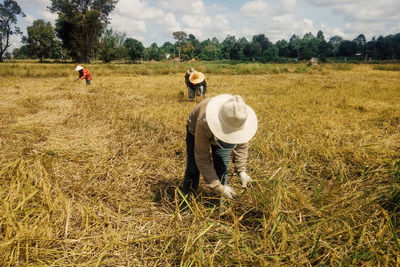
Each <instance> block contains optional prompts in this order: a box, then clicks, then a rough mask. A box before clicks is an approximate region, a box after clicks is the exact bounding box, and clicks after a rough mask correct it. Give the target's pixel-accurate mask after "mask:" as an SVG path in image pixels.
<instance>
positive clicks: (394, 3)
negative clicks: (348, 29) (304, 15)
mask: <svg viewBox="0 0 400 267" xmlns="http://www.w3.org/2000/svg"><path fill="white" fill-rule="evenodd" d="M307 1H308V2H310V3H311V4H313V5H316V6H321V7H324V8H331V9H332V10H333V11H334V12H335V14H337V15H343V16H344V17H345V18H346V19H347V20H348V21H354V20H357V21H386V20H388V19H400V1H398V0H380V1H371V0H367V1H366V0H351V1H350V0H307Z"/></svg>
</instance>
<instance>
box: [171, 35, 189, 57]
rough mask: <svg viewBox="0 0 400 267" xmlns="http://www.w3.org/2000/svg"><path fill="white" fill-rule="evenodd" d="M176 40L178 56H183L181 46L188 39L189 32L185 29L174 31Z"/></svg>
mask: <svg viewBox="0 0 400 267" xmlns="http://www.w3.org/2000/svg"><path fill="white" fill-rule="evenodd" d="M172 36H173V37H174V39H175V40H176V43H175V45H176V47H177V48H178V57H179V59H180V58H181V46H182V45H183V44H184V43H185V42H186V41H187V34H186V33H185V32H184V31H176V32H173V33H172Z"/></svg>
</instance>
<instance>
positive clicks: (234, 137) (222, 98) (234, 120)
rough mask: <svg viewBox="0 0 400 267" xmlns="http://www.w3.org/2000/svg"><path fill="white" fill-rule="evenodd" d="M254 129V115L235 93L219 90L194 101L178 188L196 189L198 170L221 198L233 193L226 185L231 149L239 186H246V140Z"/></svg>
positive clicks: (249, 179) (248, 139)
mask: <svg viewBox="0 0 400 267" xmlns="http://www.w3.org/2000/svg"><path fill="white" fill-rule="evenodd" d="M256 131H257V116H256V114H255V113H254V111H253V109H252V108H250V107H249V106H248V105H246V104H245V102H244V101H243V99H242V98H241V97H240V96H238V95H235V96H232V95H229V94H222V95H218V96H215V97H213V98H206V99H204V100H202V101H201V102H200V103H199V104H197V105H196V107H195V108H194V109H193V110H192V111H191V112H190V114H189V116H188V118H187V124H186V151H187V162H186V170H185V176H184V179H183V183H182V187H181V189H182V192H183V193H184V194H189V193H190V192H191V191H193V192H196V191H197V190H198V187H199V178H200V173H201V174H202V175H203V177H204V179H205V180H206V182H207V183H208V185H209V187H210V188H211V189H213V190H214V191H215V192H216V193H219V194H221V195H222V197H224V198H233V197H235V192H234V190H233V189H232V188H231V187H230V186H228V185H227V176H228V166H229V162H230V155H231V152H232V154H233V157H232V163H233V165H234V169H235V172H236V173H237V174H238V176H239V177H240V180H241V182H242V187H246V186H247V183H248V182H250V181H251V178H250V177H249V176H248V175H247V174H246V161H247V152H248V148H249V144H248V142H249V141H250V139H251V138H252V137H253V136H254V135H255V133H256ZM210 149H211V154H210Z"/></svg>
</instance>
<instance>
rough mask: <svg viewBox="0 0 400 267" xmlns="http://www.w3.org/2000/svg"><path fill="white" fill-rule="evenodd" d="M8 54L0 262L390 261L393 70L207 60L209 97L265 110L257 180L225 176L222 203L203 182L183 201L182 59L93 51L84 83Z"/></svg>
mask: <svg viewBox="0 0 400 267" xmlns="http://www.w3.org/2000/svg"><path fill="white" fill-rule="evenodd" d="M14 65H15V66H13V67H12V68H13V71H10V69H9V70H7V71H6V72H2V73H3V75H2V76H1V77H0V84H1V99H0V265H1V266H18V265H32V266H154V265H155V266H175V265H182V266H200V265H205V266H232V265H243V266H250V265H264V266H265V265H274V266H276V265H301V266H303V265H339V266H340V265H367V266H376V265H386V266H394V265H399V264H400V246H399V243H398V239H397V238H398V235H399V231H400V229H399V228H400V221H399V219H400V218H399V210H398V207H399V199H400V197H399V196H400V193H399V192H400V186H399V182H400V162H399V156H400V87H399V84H400V83H399V81H400V75H399V74H398V72H393V71H380V70H374V69H373V68H372V67H370V66H355V65H354V66H353V65H348V66H347V65H341V66H338V65H336V66H335V65H322V66H318V67H317V68H313V69H306V70H305V71H297V70H299V69H301V68H299V67H298V66H290V65H288V66H287V67H285V66H277V67H273V68H272V69H278V71H272V72H268V73H270V74H257V75H232V74H226V75H223V74H221V73H223V70H222V69H221V68H218V67H214V68H215V69H217V70H218V71H217V72H215V73H214V74H213V73H207V72H206V73H205V74H206V76H207V80H208V85H209V93H208V96H215V95H218V94H221V93H230V94H240V95H241V96H242V97H243V98H244V99H245V101H246V102H247V103H248V104H249V105H250V106H252V107H253V108H254V110H255V111H256V113H257V115H258V119H259V130H258V132H257V134H256V137H255V138H254V139H253V140H252V141H251V150H250V155H249V162H248V168H249V174H250V175H251V176H252V178H253V179H254V182H253V183H252V185H251V186H250V188H248V189H247V190H245V191H243V190H242V189H240V186H239V185H240V184H239V181H238V178H237V177H235V176H231V178H230V182H229V183H230V184H231V185H233V187H234V188H235V189H236V190H237V191H238V192H239V195H240V196H239V199H238V200H236V201H230V202H229V203H227V205H226V206H227V210H225V212H224V213H220V210H219V209H218V208H216V207H214V206H212V205H208V204H207V196H213V194H210V193H209V192H207V191H206V190H205V189H204V188H202V195H201V196H200V197H199V199H197V201H193V200H192V199H189V200H188V203H189V204H190V209H188V210H187V211H180V210H179V209H178V208H177V206H178V204H179V202H180V201H182V197H181V196H180V195H179V193H178V192H177V190H176V187H177V186H179V184H180V182H181V180H182V178H183V172H184V168H185V141H184V139H185V120H186V116H187V114H188V112H189V111H190V110H191V109H192V108H193V106H194V105H195V104H196V103H193V102H187V101H186V99H185V95H186V91H185V87H184V81H183V72H182V73H178V70H180V69H182V70H184V69H185V68H186V66H180V65H173V68H174V71H172V72H170V73H171V74H170V75H160V74H162V73H163V70H160V68H161V67H158V65H157V64H153V65H147V66H146V67H147V68H149V71H147V72H146V74H151V73H153V71H151V70H152V68H153V69H156V71H155V72H156V73H158V74H159V75H144V76H143V75H138V74H137V73H136V74H134V75H129V74H124V73H123V72H124V71H126V72H129V68H134V67H131V66H130V67H129V68H128V69H125V70H123V71H121V72H119V71H115V72H116V73H119V74H117V75H113V74H112V73H113V72H112V71H110V70H109V69H108V68H111V67H110V66H101V65H96V66H91V67H89V69H95V70H97V73H98V75H96V72H94V73H93V74H94V80H93V82H92V86H90V88H88V87H86V86H85V84H84V81H74V79H75V74H76V73H75V72H74V71H73V67H71V65H70V66H68V65H67V66H64V65H54V64H53V65H44V66H46V68H44V69H42V70H39V71H38V70H37V69H36V68H33V67H32V66H29V65H24V64H14ZM35 66H37V67H40V66H41V65H35ZM171 66H172V65H171ZM176 66H180V67H176ZM139 67H140V68H142V69H143V66H139ZM197 67H198V68H200V69H201V68H204V70H207V69H208V70H209V71H210V72H212V66H211V67H210V66H202V65H201V64H199V66H197ZM30 68H31V70H29V69H30ZM112 68H114V70H115V69H118V66H112ZM121 68H127V67H124V66H121ZM157 68H159V69H157ZM14 69H15V70H14ZM252 69H256V70H258V71H257V73H258V72H259V71H261V70H262V67H261V66H260V65H255V66H251V65H250V66H247V67H246V68H244V69H242V71H240V72H241V73H247V72H250V73H251V71H252ZM269 69H271V68H269ZM279 69H282V70H284V71H279ZM18 70H21V72H23V70H29V71H30V73H33V72H35V71H36V72H37V73H38V75H33V76H34V77H31V78H29V77H30V76H29V75H28V76H27V75H22V76H23V77H19V76H18ZM54 70H58V71H60V72H61V73H63V74H62V75H63V76H61V77H60V78H57V77H55V75H54ZM262 71H264V70H262ZM46 72H49V73H52V74H51V75H49V76H51V77H46ZM164 72H166V73H168V72H169V71H168V70H164ZM302 72H304V73H302ZM236 73H239V72H237V71H236ZM271 73H277V74H271Z"/></svg>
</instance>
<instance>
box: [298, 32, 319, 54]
mask: <svg viewBox="0 0 400 267" xmlns="http://www.w3.org/2000/svg"><path fill="white" fill-rule="evenodd" d="M320 42H321V39H320V38H318V37H314V35H313V34H312V33H311V32H309V33H306V34H305V35H304V37H303V40H302V48H303V49H302V53H301V55H302V58H305V59H310V58H312V57H318V47H319V44H320Z"/></svg>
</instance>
